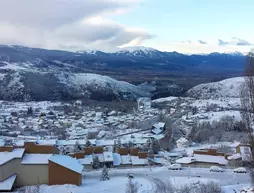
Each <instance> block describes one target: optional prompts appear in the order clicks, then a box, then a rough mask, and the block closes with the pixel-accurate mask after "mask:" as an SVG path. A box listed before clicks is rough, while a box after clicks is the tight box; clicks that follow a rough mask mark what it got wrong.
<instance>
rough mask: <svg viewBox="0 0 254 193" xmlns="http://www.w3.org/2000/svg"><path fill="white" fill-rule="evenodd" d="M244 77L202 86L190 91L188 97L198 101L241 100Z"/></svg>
mask: <svg viewBox="0 0 254 193" xmlns="http://www.w3.org/2000/svg"><path fill="white" fill-rule="evenodd" d="M243 83H244V77H236V78H229V79H225V80H222V81H219V82H212V83H206V84H200V85H197V86H195V87H194V88H192V89H190V90H189V91H188V92H187V96H189V97H194V98H198V99H216V98H239V94H240V88H241V87H242V84H243Z"/></svg>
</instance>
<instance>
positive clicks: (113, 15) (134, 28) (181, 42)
mask: <svg viewBox="0 0 254 193" xmlns="http://www.w3.org/2000/svg"><path fill="white" fill-rule="evenodd" d="M14 4H15V6H13V5H14ZM253 8H254V1H253V0H71V1H70V0H43V1H35V0H22V1H17V0H1V1H0V44H18V45H25V46H31V47H41V48H47V49H62V50H70V51H77V50H87V49H90V50H102V51H106V52H112V51H116V50H118V49H119V48H123V47H127V46H146V47H153V48H156V49H159V50H162V51H178V52H182V53H210V52H234V51H240V52H248V51H250V49H251V48H252V47H253V46H254V36H253V35H254V26H253V25H252V24H253V19H254V11H253ZM9 10H12V14H10V12H9Z"/></svg>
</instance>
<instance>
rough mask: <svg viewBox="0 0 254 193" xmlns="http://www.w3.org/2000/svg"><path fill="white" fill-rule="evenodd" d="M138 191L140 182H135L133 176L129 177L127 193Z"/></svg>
mask: <svg viewBox="0 0 254 193" xmlns="http://www.w3.org/2000/svg"><path fill="white" fill-rule="evenodd" d="M137 192H138V184H137V183H135V182H133V181H132V179H131V178H128V181H127V184H126V190H125V193H137Z"/></svg>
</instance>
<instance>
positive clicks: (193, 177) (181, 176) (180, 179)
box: [83, 167, 250, 193]
mask: <svg viewBox="0 0 254 193" xmlns="http://www.w3.org/2000/svg"><path fill="white" fill-rule="evenodd" d="M129 173H131V174H133V176H134V179H135V178H137V179H142V178H143V179H147V180H148V181H150V183H151V184H152V187H153V188H152V190H151V191H150V192H154V193H157V192H160V193H166V192H167V190H166V188H167V184H168V183H169V182H170V181H171V182H172V183H173V184H174V185H177V186H181V185H183V184H187V183H193V182H197V181H199V180H200V181H202V180H204V181H207V180H215V181H218V182H219V183H220V184H221V185H222V186H227V185H236V184H249V182H250V177H249V174H236V173H233V170H231V169H227V170H225V171H224V172H223V173H217V172H210V171H209V168H186V167H185V168H183V169H182V170H177V171H172V170H168V169H167V168H166V167H156V168H152V169H151V170H150V168H131V169H116V168H113V169H109V175H110V177H111V178H115V177H126V178H127V174H129ZM83 176H84V180H85V179H89V178H97V179H99V178H100V176H101V171H91V172H84V173H83Z"/></svg>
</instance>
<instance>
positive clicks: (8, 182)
mask: <svg viewBox="0 0 254 193" xmlns="http://www.w3.org/2000/svg"><path fill="white" fill-rule="evenodd" d="M16 178H17V175H13V176H11V177H9V178H7V179H5V180H4V181H2V182H0V191H10V190H11V189H12V187H13V184H14V182H15V180H16Z"/></svg>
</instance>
